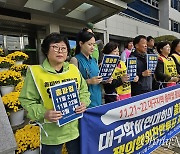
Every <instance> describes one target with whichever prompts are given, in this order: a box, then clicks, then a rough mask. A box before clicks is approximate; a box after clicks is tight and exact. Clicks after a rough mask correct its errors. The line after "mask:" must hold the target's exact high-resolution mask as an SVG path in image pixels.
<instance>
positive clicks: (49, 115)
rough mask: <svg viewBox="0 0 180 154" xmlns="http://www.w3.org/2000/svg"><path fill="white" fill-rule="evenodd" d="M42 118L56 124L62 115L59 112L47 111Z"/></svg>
mask: <svg viewBox="0 0 180 154" xmlns="http://www.w3.org/2000/svg"><path fill="white" fill-rule="evenodd" d="M44 118H45V119H47V120H48V121H50V122H57V120H59V119H61V118H62V113H61V112H60V111H54V110H47V111H46V112H45V114H44Z"/></svg>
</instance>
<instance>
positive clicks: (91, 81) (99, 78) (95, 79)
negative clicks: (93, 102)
mask: <svg viewBox="0 0 180 154" xmlns="http://www.w3.org/2000/svg"><path fill="white" fill-rule="evenodd" d="M102 80H103V79H102V76H94V77H92V78H91V79H87V80H86V81H87V84H99V83H100V82H102Z"/></svg>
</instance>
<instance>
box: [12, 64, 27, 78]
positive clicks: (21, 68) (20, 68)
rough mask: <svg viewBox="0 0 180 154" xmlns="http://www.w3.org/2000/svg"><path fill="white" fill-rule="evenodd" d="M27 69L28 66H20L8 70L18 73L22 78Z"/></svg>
mask: <svg viewBox="0 0 180 154" xmlns="http://www.w3.org/2000/svg"><path fill="white" fill-rule="evenodd" d="M27 68H28V65H26V64H22V65H13V66H12V67H11V68H10V69H11V70H14V71H16V72H20V73H21V75H22V76H26V71H27Z"/></svg>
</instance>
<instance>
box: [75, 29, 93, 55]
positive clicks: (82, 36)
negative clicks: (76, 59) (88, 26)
mask: <svg viewBox="0 0 180 154" xmlns="http://www.w3.org/2000/svg"><path fill="white" fill-rule="evenodd" d="M92 37H94V38H95V36H94V34H93V33H90V32H88V31H84V30H81V31H80V32H79V33H78V35H77V40H76V50H75V54H76V55H77V54H78V53H80V52H81V47H80V45H79V42H80V41H81V42H83V43H85V42H87V41H89V40H90V39H91V38H92Z"/></svg>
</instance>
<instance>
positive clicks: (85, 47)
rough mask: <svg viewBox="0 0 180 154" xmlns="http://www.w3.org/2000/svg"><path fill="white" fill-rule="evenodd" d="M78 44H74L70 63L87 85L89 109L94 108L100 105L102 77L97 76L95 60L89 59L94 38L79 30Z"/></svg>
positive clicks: (97, 69) (90, 34) (91, 34)
mask: <svg viewBox="0 0 180 154" xmlns="http://www.w3.org/2000/svg"><path fill="white" fill-rule="evenodd" d="M77 40H78V42H77V44H76V50H75V54H76V55H75V57H72V59H71V61H70V62H71V63H73V64H75V65H76V66H77V67H78V68H79V70H80V72H81V73H82V76H83V78H84V79H85V80H86V82H87V84H88V89H89V92H90V94H91V96H90V100H91V103H90V105H89V107H95V106H99V105H101V104H102V93H101V85H100V83H101V82H102V77H101V76H98V73H99V67H98V64H97V62H96V60H95V59H94V58H93V57H91V54H92V52H93V51H94V45H95V36H94V34H93V33H91V32H88V31H83V30H81V31H80V32H79V33H78V38H77Z"/></svg>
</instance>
